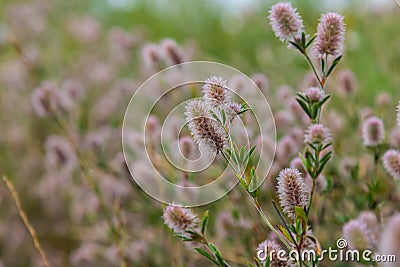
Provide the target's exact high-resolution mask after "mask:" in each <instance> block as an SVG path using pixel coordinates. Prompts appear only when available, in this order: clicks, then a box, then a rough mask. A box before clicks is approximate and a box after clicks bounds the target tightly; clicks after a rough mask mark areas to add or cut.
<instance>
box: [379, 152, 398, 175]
mask: <svg viewBox="0 0 400 267" xmlns="http://www.w3.org/2000/svg"><path fill="white" fill-rule="evenodd" d="M382 162H383V167H384V168H385V169H386V171H387V172H388V173H389V174H390V175H391V176H392V177H393V178H395V179H400V152H399V151H397V150H395V149H389V150H388V151H386V152H385V154H383V157H382Z"/></svg>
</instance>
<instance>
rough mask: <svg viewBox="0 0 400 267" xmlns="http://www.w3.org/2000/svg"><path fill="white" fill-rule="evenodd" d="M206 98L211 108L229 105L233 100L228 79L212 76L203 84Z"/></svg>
mask: <svg viewBox="0 0 400 267" xmlns="http://www.w3.org/2000/svg"><path fill="white" fill-rule="evenodd" d="M203 93H204V100H205V101H206V103H207V104H208V105H209V106H210V107H211V108H216V107H220V106H227V105H229V103H230V102H231V98H230V96H229V91H228V88H227V86H226V80H224V78H222V77H217V76H211V77H210V78H208V79H207V80H206V83H205V84H204V86H203Z"/></svg>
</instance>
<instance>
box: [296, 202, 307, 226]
mask: <svg viewBox="0 0 400 267" xmlns="http://www.w3.org/2000/svg"><path fill="white" fill-rule="evenodd" d="M295 211H296V215H297V218H299V219H301V220H302V221H303V222H304V223H307V215H306V212H305V211H304V208H302V207H299V206H296V207H295Z"/></svg>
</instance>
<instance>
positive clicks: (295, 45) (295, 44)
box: [289, 41, 303, 53]
mask: <svg viewBox="0 0 400 267" xmlns="http://www.w3.org/2000/svg"><path fill="white" fill-rule="evenodd" d="M289 43H290V44H291V45H293V46H294V47H295V48H297V49H298V50H299V51H300V52H301V53H303V48H301V46H300V45H298V44H297V43H295V42H292V41H289Z"/></svg>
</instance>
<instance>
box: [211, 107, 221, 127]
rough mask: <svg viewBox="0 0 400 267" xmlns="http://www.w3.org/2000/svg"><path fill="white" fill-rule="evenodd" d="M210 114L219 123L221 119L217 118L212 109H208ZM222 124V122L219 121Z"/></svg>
mask: <svg viewBox="0 0 400 267" xmlns="http://www.w3.org/2000/svg"><path fill="white" fill-rule="evenodd" d="M210 113H211V116H213V118H214V119H215V120H216V121H218V122H219V123H221V120H220V119H219V118H218V116H217V114H215V112H214V111H212V110H210ZM221 124H222V123H221Z"/></svg>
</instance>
